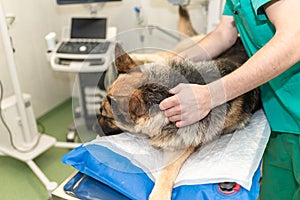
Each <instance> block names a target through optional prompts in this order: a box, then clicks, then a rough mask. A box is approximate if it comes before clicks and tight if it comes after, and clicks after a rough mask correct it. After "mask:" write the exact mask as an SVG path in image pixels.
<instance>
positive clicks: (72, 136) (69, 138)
mask: <svg viewBox="0 0 300 200" xmlns="http://www.w3.org/2000/svg"><path fill="white" fill-rule="evenodd" d="M76 137H77V133H76V131H75V130H74V131H68V133H67V137H66V141H67V142H75V139H76Z"/></svg>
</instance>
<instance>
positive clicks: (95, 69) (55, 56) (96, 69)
mask: <svg viewBox="0 0 300 200" xmlns="http://www.w3.org/2000/svg"><path fill="white" fill-rule="evenodd" d="M108 1H117V0H57V4H58V5H68V4H87V5H91V7H90V11H91V15H92V16H91V17H73V18H71V23H70V26H68V27H65V28H64V29H63V31H62V37H61V40H60V41H59V42H58V44H57V45H56V47H55V48H54V50H53V51H52V53H51V56H50V64H51V67H52V69H53V70H55V71H60V72H71V73H75V74H76V80H75V84H74V90H73V91H74V92H73V114H74V119H75V124H76V125H75V124H72V125H70V126H69V127H68V133H67V136H66V139H67V141H70V142H72V141H74V140H75V138H76V137H77V131H76V128H75V126H76V127H77V128H78V127H83V129H84V130H85V131H87V132H90V133H91V132H92V127H93V124H94V122H95V119H96V115H97V114H98V112H99V108H100V104H101V101H102V98H103V96H104V94H105V91H104V90H102V89H100V88H99V87H97V85H98V81H99V78H100V77H101V76H102V74H103V72H104V71H105V70H106V69H107V68H108V66H109V65H110V64H111V62H112V59H113V58H112V55H113V49H114V45H115V40H116V34H117V29H116V27H108V26H107V18H103V17H97V16H95V14H94V13H93V12H95V9H97V8H98V6H99V2H100V5H102V4H101V3H104V2H108ZM119 1H120V0H119ZM90 3H97V4H90ZM92 6H94V7H92ZM102 6H103V5H102ZM74 94H75V95H74ZM74 97H77V98H76V99H75V98H74ZM74 99H75V101H74Z"/></svg>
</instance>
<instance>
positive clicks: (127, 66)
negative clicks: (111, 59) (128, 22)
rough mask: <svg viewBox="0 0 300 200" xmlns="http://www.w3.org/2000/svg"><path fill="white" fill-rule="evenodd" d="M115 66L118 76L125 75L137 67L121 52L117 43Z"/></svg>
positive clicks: (121, 49) (120, 47)
mask: <svg viewBox="0 0 300 200" xmlns="http://www.w3.org/2000/svg"><path fill="white" fill-rule="evenodd" d="M115 64H116V66H117V69H118V73H119V74H123V73H127V72H129V71H130V70H132V69H134V68H136V67H137V64H136V63H135V62H134V61H133V60H132V59H131V57H130V56H129V55H128V54H127V53H126V52H125V51H124V50H123V48H122V46H121V45H120V44H119V43H116V46H115Z"/></svg>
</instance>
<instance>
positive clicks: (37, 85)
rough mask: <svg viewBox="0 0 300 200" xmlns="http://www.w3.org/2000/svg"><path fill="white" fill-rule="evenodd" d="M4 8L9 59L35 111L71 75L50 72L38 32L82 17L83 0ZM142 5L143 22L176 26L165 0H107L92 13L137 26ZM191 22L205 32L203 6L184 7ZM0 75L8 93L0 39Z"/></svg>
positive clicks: (64, 90)
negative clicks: (109, 0)
mask: <svg viewBox="0 0 300 200" xmlns="http://www.w3.org/2000/svg"><path fill="white" fill-rule="evenodd" d="M2 2H3V4H4V8H5V12H6V13H7V14H9V13H12V14H14V15H15V16H16V20H15V22H14V24H13V25H12V27H10V31H9V32H10V34H11V36H12V41H13V44H14V47H15V49H16V52H15V60H16V65H17V71H18V75H19V79H20V83H21V89H22V91H23V92H26V93H29V94H31V95H32V104H33V109H34V111H35V115H36V117H38V116H41V115H42V114H44V113H46V112H48V111H49V110H51V109H52V108H53V107H55V106H56V105H58V104H59V103H61V102H63V101H64V100H66V99H67V98H69V97H70V95H71V89H72V83H73V75H72V74H71V75H70V74H68V73H63V72H55V71H53V70H52V69H51V67H50V65H49V63H48V60H47V58H46V55H45V53H46V49H47V47H46V43H45V41H44V36H45V35H46V34H47V33H49V32H52V31H54V32H56V33H57V36H58V38H60V37H61V28H62V27H63V26H66V25H68V24H69V23H70V18H71V17H88V16H89V11H88V9H87V8H86V7H85V6H83V5H68V6H58V5H56V0H26V1H23V0H2ZM135 6H140V7H142V9H143V10H144V13H145V16H146V22H147V23H148V24H151V25H159V26H161V27H164V28H168V29H172V30H176V29H177V19H178V15H177V7H176V6H174V5H172V4H170V3H168V1H167V0H123V1H122V2H113V3H107V4H106V5H105V6H104V7H103V8H102V9H101V10H100V11H99V13H98V16H99V17H107V18H108V25H109V26H116V27H117V28H118V31H119V33H124V32H125V31H128V30H132V29H134V28H137V27H138V26H137V22H136V16H135V12H134V7H135ZM189 10H190V13H191V17H192V21H193V24H194V26H195V28H196V29H197V30H198V32H201V33H204V32H205V25H206V23H205V21H206V16H205V10H204V9H203V7H201V6H200V5H195V6H191V7H190V8H189ZM0 80H1V81H2V82H3V84H4V90H5V97H7V96H10V95H12V94H13V88H12V84H11V80H10V78H9V74H8V68H7V64H6V58H5V55H4V50H3V43H2V40H1V39H0Z"/></svg>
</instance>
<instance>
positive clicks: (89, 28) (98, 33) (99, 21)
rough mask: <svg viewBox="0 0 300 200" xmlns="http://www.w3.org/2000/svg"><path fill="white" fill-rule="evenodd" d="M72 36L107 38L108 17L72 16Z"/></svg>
mask: <svg viewBox="0 0 300 200" xmlns="http://www.w3.org/2000/svg"><path fill="white" fill-rule="evenodd" d="M71 38H92V39H105V38H106V18H72V24H71Z"/></svg>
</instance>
